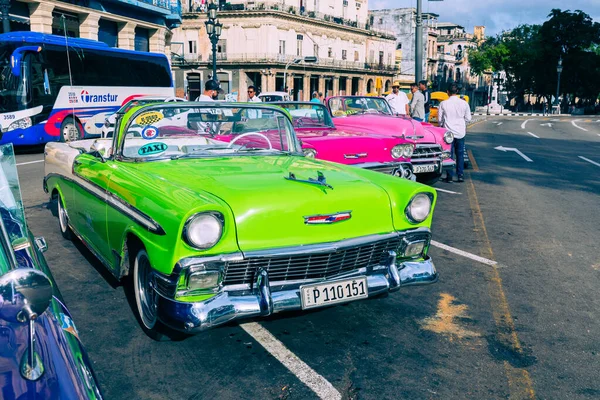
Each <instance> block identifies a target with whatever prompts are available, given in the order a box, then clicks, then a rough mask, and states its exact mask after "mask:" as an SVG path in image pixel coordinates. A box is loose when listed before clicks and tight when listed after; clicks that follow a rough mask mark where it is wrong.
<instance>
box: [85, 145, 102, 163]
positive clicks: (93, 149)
mask: <svg viewBox="0 0 600 400" xmlns="http://www.w3.org/2000/svg"><path fill="white" fill-rule="evenodd" d="M105 152H106V149H104V148H102V147H99V146H98V142H97V141H95V142H94V143H92V145H91V146H90V151H88V154H89V155H91V156H93V157H96V158H99V159H100V161H102V162H106V158H104V153H105Z"/></svg>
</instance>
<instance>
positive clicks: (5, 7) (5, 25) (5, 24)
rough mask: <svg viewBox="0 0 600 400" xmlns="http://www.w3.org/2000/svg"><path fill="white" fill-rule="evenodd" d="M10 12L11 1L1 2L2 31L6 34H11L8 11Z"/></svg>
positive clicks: (4, 0)
mask: <svg viewBox="0 0 600 400" xmlns="http://www.w3.org/2000/svg"><path fill="white" fill-rule="evenodd" d="M9 10H10V0H0V13H1V17H2V30H3V31H4V33H8V32H10V21H9V20H8V11H9Z"/></svg>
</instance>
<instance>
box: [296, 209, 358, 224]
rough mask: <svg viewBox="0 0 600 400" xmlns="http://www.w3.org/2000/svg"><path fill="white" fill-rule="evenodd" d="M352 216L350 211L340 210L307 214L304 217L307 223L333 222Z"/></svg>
mask: <svg viewBox="0 0 600 400" xmlns="http://www.w3.org/2000/svg"><path fill="white" fill-rule="evenodd" d="M350 218H352V211H342V212H338V213H335V214H323V215H309V216H306V217H304V223H305V224H307V225H320V224H334V223H336V222H341V221H346V220H349V219H350Z"/></svg>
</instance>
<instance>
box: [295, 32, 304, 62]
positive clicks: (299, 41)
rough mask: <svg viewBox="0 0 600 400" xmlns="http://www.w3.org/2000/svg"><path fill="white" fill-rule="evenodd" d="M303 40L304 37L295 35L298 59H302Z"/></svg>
mask: <svg viewBox="0 0 600 400" xmlns="http://www.w3.org/2000/svg"><path fill="white" fill-rule="evenodd" d="M303 39H304V36H302V35H296V55H297V56H298V57H302V40H303Z"/></svg>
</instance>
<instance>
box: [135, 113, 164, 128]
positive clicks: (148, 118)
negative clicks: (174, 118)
mask: <svg viewBox="0 0 600 400" xmlns="http://www.w3.org/2000/svg"><path fill="white" fill-rule="evenodd" d="M164 117H165V116H164V115H163V114H162V113H161V112H160V111H148V112H145V113H143V114H141V115H140V116H138V117H137V118H136V119H135V123H136V124H138V125H142V126H144V125H150V124H153V123H155V122H158V121H160V120H161V119H163V118H164Z"/></svg>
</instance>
